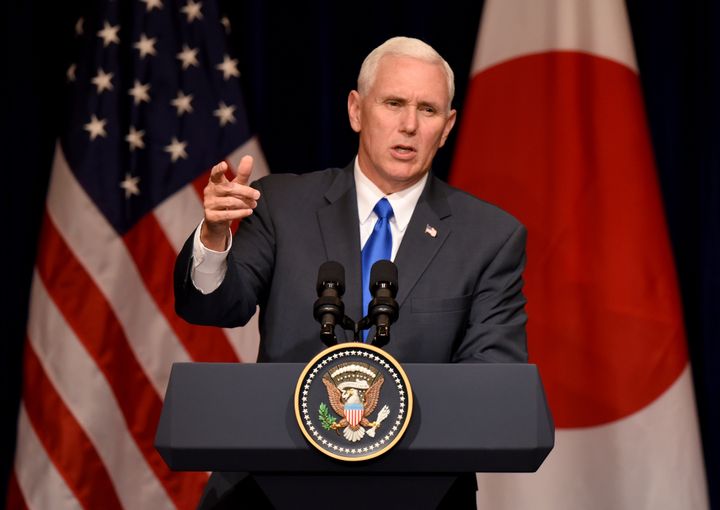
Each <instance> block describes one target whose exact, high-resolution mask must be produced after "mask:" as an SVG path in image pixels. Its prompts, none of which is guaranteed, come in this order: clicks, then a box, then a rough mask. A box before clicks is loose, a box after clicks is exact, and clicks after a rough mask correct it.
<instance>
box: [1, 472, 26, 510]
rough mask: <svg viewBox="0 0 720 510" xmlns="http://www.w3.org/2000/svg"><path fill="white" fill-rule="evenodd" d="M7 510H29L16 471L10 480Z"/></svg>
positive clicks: (6, 501) (6, 499) (6, 502)
mask: <svg viewBox="0 0 720 510" xmlns="http://www.w3.org/2000/svg"><path fill="white" fill-rule="evenodd" d="M5 508H6V510H28V506H27V504H25V497H24V496H23V493H22V491H21V490H20V485H19V484H18V481H17V477H16V476H15V471H14V470H13V471H12V472H11V473H10V479H9V480H8V485H7V497H6V498H5Z"/></svg>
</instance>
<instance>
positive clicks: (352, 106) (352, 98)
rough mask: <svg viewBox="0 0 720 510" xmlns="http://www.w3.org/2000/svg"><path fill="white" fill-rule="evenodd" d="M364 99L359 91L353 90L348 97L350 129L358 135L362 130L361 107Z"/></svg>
mask: <svg viewBox="0 0 720 510" xmlns="http://www.w3.org/2000/svg"><path fill="white" fill-rule="evenodd" d="M361 104H362V98H361V97H360V93H359V92H358V91H357V90H351V91H350V94H349V95H348V117H349V118H350V127H351V128H352V129H353V131H355V132H356V133H359V132H360V130H361V128H362V121H361V115H360V111H361V108H360V106H361Z"/></svg>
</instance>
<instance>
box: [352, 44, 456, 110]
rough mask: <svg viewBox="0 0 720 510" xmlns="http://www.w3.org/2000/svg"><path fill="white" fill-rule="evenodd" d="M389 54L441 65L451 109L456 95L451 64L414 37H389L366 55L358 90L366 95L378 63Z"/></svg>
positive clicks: (375, 73)
mask: <svg viewBox="0 0 720 510" xmlns="http://www.w3.org/2000/svg"><path fill="white" fill-rule="evenodd" d="M387 55H393V56H398V57H409V58H416V59H418V60H423V61H425V62H428V63H430V64H438V65H440V66H441V67H442V70H443V72H444V73H445V79H446V80H447V89H448V110H449V109H450V105H451V104H452V100H453V97H454V96H455V74H454V73H453V70H452V68H451V67H450V64H448V63H447V62H446V61H445V59H444V58H442V56H441V55H440V54H439V53H438V52H437V51H435V49H434V48H433V47H432V46H430V45H429V44H427V43H425V42H423V41H421V40H420V39H415V38H412V37H393V38H391V39H388V40H387V41H385V42H384V43H382V44H381V45H380V46H378V47H377V48H375V49H374V50H372V51H371V52H370V54H369V55H368V56H367V57H365V60H364V61H363V63H362V66H360V74H359V75H358V83H357V86H358V92H360V94H361V95H365V94H366V93H367V91H368V90H369V89H370V88H371V87H372V85H373V83H374V82H375V78H376V76H377V68H378V64H379V63H380V60H382V58H383V57H385V56H387Z"/></svg>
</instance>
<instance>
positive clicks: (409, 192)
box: [353, 157, 428, 232]
mask: <svg viewBox="0 0 720 510" xmlns="http://www.w3.org/2000/svg"><path fill="white" fill-rule="evenodd" d="M353 175H354V177H355V190H356V192H357V202H358V218H359V219H360V224H363V223H365V222H366V221H368V220H369V219H370V218H371V216H374V213H373V208H374V207H375V204H377V202H378V200H380V199H381V198H383V197H385V198H387V199H388V201H389V202H390V205H391V206H392V208H393V219H394V221H395V224H396V225H397V227H398V230H400V232H404V231H405V229H406V228H407V226H408V223H410V217H411V216H412V214H413V211H414V210H415V205H416V204H417V201H418V199H419V198H420V195H421V194H422V190H423V188H424V187H425V182H427V178H428V174H427V173H426V174H425V175H423V176H422V178H421V179H420V180H419V181H418V182H416V183H415V184H413V185H412V186H410V187H409V188H406V189H404V190H402V191H397V192H395V193H391V194H390V195H385V194H384V193H383V192H382V191H380V188H378V187H377V186H376V185H375V183H373V182H372V181H371V180H370V179H368V177H367V176H366V175H365V174H364V173H363V172H362V170H360V165H359V164H358V158H357V157H355V165H354V170H353ZM390 221H393V220H392V219H391V220H390Z"/></svg>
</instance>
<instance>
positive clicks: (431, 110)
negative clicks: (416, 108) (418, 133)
mask: <svg viewBox="0 0 720 510" xmlns="http://www.w3.org/2000/svg"><path fill="white" fill-rule="evenodd" d="M420 111H421V112H423V113H424V114H426V115H435V113H436V111H435V108H433V107H432V106H421V107H420Z"/></svg>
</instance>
